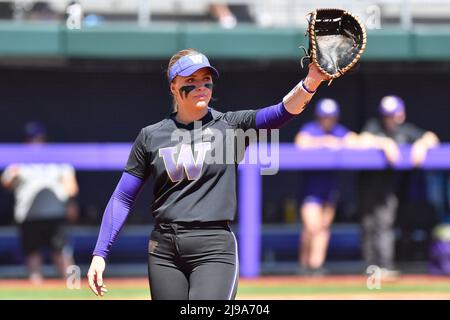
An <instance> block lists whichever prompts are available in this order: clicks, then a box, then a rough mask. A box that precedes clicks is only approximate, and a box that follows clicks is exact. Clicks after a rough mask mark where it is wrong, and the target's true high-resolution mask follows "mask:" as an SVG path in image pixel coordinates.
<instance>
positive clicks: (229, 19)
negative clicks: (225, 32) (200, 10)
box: [209, 3, 237, 29]
mask: <svg viewBox="0 0 450 320" xmlns="http://www.w3.org/2000/svg"><path fill="white" fill-rule="evenodd" d="M209 12H210V13H211V15H212V16H213V18H215V19H216V20H217V21H218V22H219V23H220V25H221V26H222V27H223V28H225V29H232V28H234V27H236V24H237V19H236V17H235V16H234V14H233V13H232V12H231V10H230V8H229V6H228V5H227V4H224V3H211V4H210V5H209Z"/></svg>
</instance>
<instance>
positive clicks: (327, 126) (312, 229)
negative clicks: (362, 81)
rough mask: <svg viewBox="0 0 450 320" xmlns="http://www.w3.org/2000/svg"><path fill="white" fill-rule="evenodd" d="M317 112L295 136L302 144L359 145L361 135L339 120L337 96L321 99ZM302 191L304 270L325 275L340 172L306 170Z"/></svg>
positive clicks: (306, 272) (308, 146) (311, 145)
mask: <svg viewBox="0 0 450 320" xmlns="http://www.w3.org/2000/svg"><path fill="white" fill-rule="evenodd" d="M315 116H316V120H315V121H311V122H308V123H306V124H304V125H303V126H302V127H301V129H300V130H299V132H298V134H297V136H296V137H295V143H296V145H297V146H298V147H300V148H332V149H337V148H342V147H351V146H355V145H356V142H357V140H356V139H357V135H356V134H355V133H354V132H351V131H349V130H348V129H347V128H346V127H344V126H343V125H341V124H339V123H338V120H339V105H338V103H337V102H336V101H335V100H333V99H321V100H319V101H318V102H317V105H316V109H315ZM302 191H303V192H302V193H303V195H302V197H303V201H302V205H301V207H300V217H301V219H302V222H303V231H302V236H301V241H300V246H299V248H300V250H299V264H300V270H301V273H302V274H305V275H322V274H324V273H325V272H326V270H325V269H324V268H323V264H324V262H325V258H326V252H327V248H328V242H329V239H330V226H331V223H332V222H333V219H334V214H335V207H336V202H337V198H338V188H337V177H336V173H335V172H330V171H313V172H304V173H303V190H302Z"/></svg>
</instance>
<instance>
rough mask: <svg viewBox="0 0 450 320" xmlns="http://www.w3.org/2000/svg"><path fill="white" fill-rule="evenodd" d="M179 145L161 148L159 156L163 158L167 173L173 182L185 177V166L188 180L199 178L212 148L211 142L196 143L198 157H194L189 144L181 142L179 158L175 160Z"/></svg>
mask: <svg viewBox="0 0 450 320" xmlns="http://www.w3.org/2000/svg"><path fill="white" fill-rule="evenodd" d="M177 149H178V146H175V147H168V148H161V149H159V156H160V157H162V158H163V161H164V166H165V167H166V171H167V174H168V175H169V178H170V180H172V182H177V181H181V180H182V179H183V168H184V170H185V171H186V176H187V178H188V180H197V179H198V178H200V175H201V173H202V168H203V163H204V162H205V156H206V152H207V151H208V150H211V142H202V143H196V144H195V145H194V149H195V151H196V152H197V157H196V158H195V159H194V155H193V154H192V149H191V146H190V145H189V144H181V147H180V152H179V154H178V159H177V160H175V154H176V153H177Z"/></svg>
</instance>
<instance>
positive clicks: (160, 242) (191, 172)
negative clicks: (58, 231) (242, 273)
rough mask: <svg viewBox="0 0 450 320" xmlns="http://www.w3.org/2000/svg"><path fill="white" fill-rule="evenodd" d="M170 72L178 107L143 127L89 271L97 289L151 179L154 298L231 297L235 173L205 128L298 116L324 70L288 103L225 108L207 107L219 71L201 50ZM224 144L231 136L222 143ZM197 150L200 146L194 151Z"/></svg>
mask: <svg viewBox="0 0 450 320" xmlns="http://www.w3.org/2000/svg"><path fill="white" fill-rule="evenodd" d="M167 76H168V80H169V85H170V91H171V93H172V95H173V99H174V111H173V112H172V113H171V114H170V115H169V116H168V117H166V118H165V119H163V120H162V121H160V122H158V123H155V124H153V125H149V126H147V127H145V128H143V129H142V130H141V131H140V133H139V135H138V137H137V139H136V140H135V142H134V144H133V147H132V150H131V152H130V155H129V159H128V162H127V164H126V167H125V170H124V173H123V175H122V177H121V179H120V181H119V183H118V185H117V187H116V189H115V191H114V192H113V195H112V197H111V199H110V201H109V203H108V205H107V206H106V209H105V212H104V215H103V220H102V223H101V227H100V233H99V236H98V241H97V245H96V247H95V250H94V252H93V259H92V263H91V266H90V268H89V271H88V280H89V285H90V288H91V289H92V291H93V292H94V293H95V294H96V295H103V294H104V293H105V292H107V289H106V286H105V284H104V283H103V272H104V270H105V258H106V257H107V255H108V252H109V251H110V249H111V246H112V244H113V242H114V240H115V238H116V237H117V234H118V233H119V231H120V229H121V228H122V226H123V224H124V222H125V220H126V217H127V215H128V213H129V212H130V210H131V208H132V205H133V203H134V201H135V199H136V197H137V196H138V194H139V191H140V190H141V189H142V187H143V185H144V183H145V182H146V181H147V180H148V178H149V177H152V180H153V183H154V200H153V203H152V212H153V215H154V218H155V228H154V230H153V231H152V233H151V236H150V241H149V246H148V274H149V282H150V289H151V297H152V299H221V300H226V299H234V298H235V295H236V290H237V282H238V272H239V271H238V251H237V243H236V239H235V237H234V235H233V233H232V232H231V231H230V228H229V221H231V220H233V219H234V216H235V213H236V206H237V204H236V172H237V164H238V161H234V163H232V164H219V163H214V164H209V163H206V161H205V157H206V156H207V154H208V151H209V150H210V147H211V146H210V145H209V144H208V143H205V142H204V141H203V140H202V136H200V139H199V137H196V135H195V123H194V121H200V122H201V130H202V132H203V133H209V134H211V133H212V134H213V135H214V132H218V133H221V134H220V135H215V136H216V137H221V139H222V137H223V140H225V139H226V132H227V130H231V131H237V130H238V129H242V130H247V129H274V128H279V127H281V126H282V125H283V124H284V123H286V122H287V121H289V120H290V119H292V118H293V117H295V116H296V115H298V114H300V113H301V112H302V111H303V109H304V108H305V106H306V104H307V103H308V102H309V101H310V99H311V98H312V96H313V94H314V92H315V90H316V89H317V88H318V87H319V85H320V83H321V82H322V81H323V80H325V76H324V75H323V74H322V73H321V72H320V71H319V70H318V69H317V67H314V66H310V69H309V72H308V75H307V77H306V78H305V79H304V80H302V81H301V82H300V83H299V84H298V85H297V86H295V87H294V88H293V89H292V90H291V91H290V92H289V93H288V94H287V95H286V96H285V97H284V98H283V101H282V102H280V103H278V104H276V105H273V106H269V107H266V108H262V109H258V110H242V111H236V112H226V113H222V112H219V111H217V110H214V109H213V108H211V107H209V102H210V100H211V97H212V91H213V90H212V89H213V77H218V76H219V73H218V71H217V70H216V69H215V68H214V67H213V66H211V65H210V63H209V61H208V59H207V57H206V56H204V55H203V54H201V53H199V52H197V51H195V50H193V49H186V50H182V51H180V52H178V53H176V54H175V55H174V56H173V57H172V58H171V59H170V62H169V66H168V71H167ZM174 132H184V133H187V134H188V135H190V136H191V137H192V136H193V139H192V140H191V141H192V142H191V144H190V145H186V144H184V145H183V144H180V143H179V141H174V139H173V133H174ZM223 145H226V141H223ZM193 150H195V152H193Z"/></svg>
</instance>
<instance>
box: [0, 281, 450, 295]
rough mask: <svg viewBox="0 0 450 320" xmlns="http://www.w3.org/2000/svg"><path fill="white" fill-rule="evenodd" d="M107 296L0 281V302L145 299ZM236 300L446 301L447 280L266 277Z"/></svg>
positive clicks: (143, 291) (117, 290)
mask: <svg viewBox="0 0 450 320" xmlns="http://www.w3.org/2000/svg"><path fill="white" fill-rule="evenodd" d="M105 281H106V284H107V285H108V290H109V292H108V293H107V294H106V295H105V296H104V297H102V298H99V297H96V296H95V295H94V294H93V293H92V292H91V291H90V290H89V289H88V287H87V284H86V282H83V283H82V284H81V288H80V289H67V287H66V285H65V283H64V282H63V281H55V280H52V281H47V282H45V283H44V284H43V285H41V286H34V285H31V284H29V283H28V282H27V281H25V280H19V281H12V280H6V281H1V280H0V299H43V300H55V299H71V300H72V299H74V300H79V299H83V300H84V299H149V298H150V292H149V289H148V284H147V280H146V279H129V280H127V279H109V281H108V280H105ZM237 299H450V279H449V278H432V277H430V278H427V277H424V276H421V277H416V278H414V277H406V278H402V279H399V280H396V281H393V282H388V283H381V288H380V289H373V290H369V289H368V288H367V286H366V279H365V278H364V277H352V278H349V277H324V278H320V279H309V278H301V277H279V278H277V277H270V278H259V279H257V280H245V279H244V280H241V281H240V284H239V290H238V295H237Z"/></svg>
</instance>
